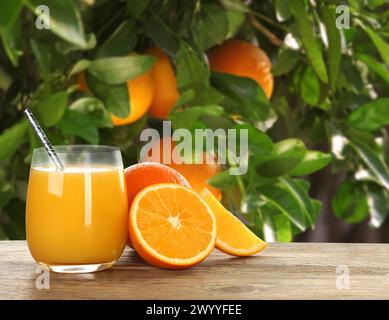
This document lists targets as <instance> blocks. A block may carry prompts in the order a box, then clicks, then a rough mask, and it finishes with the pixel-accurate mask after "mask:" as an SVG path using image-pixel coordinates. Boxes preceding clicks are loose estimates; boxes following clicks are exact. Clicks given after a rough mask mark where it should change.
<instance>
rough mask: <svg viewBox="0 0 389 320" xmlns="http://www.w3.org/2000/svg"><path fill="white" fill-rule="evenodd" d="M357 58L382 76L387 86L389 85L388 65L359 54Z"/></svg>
mask: <svg viewBox="0 0 389 320" xmlns="http://www.w3.org/2000/svg"><path fill="white" fill-rule="evenodd" d="M356 58H357V59H358V60H360V61H362V62H363V63H364V64H366V65H367V66H368V67H369V69H370V70H371V71H373V72H375V73H376V74H377V75H378V76H380V77H381V78H382V79H383V80H384V81H385V82H386V83H387V84H389V68H388V66H387V65H386V64H383V63H380V62H379V61H378V60H376V59H374V58H373V57H371V56H368V55H367V54H357V55H356Z"/></svg>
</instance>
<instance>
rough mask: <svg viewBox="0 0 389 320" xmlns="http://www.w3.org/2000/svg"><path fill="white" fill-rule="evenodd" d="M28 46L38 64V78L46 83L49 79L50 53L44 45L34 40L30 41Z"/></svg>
mask: <svg viewBox="0 0 389 320" xmlns="http://www.w3.org/2000/svg"><path fill="white" fill-rule="evenodd" d="M30 44H31V49H32V52H33V53H34V56H35V58H36V61H37V63H38V67H39V74H40V77H41V79H43V80H45V81H48V80H49V77H50V65H51V52H50V50H49V48H48V47H47V46H46V45H44V44H43V43H41V42H39V41H37V40H35V39H31V40H30Z"/></svg>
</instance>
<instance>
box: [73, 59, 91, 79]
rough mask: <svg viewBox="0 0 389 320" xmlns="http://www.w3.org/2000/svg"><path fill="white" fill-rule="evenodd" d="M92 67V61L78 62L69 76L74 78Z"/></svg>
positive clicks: (83, 60)
mask: <svg viewBox="0 0 389 320" xmlns="http://www.w3.org/2000/svg"><path fill="white" fill-rule="evenodd" d="M89 66H90V61H89V60H86V59H81V60H78V61H77V62H76V63H75V64H74V65H73V67H72V68H71V69H70V71H69V76H74V75H76V74H78V73H80V72H82V71H84V70H86V69H88V67H89Z"/></svg>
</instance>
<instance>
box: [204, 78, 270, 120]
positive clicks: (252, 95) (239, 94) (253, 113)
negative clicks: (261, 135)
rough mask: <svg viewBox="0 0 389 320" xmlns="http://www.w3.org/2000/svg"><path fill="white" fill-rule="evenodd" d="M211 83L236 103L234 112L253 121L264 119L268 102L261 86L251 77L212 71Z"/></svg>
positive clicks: (268, 112) (266, 114) (268, 107)
mask: <svg viewBox="0 0 389 320" xmlns="http://www.w3.org/2000/svg"><path fill="white" fill-rule="evenodd" d="M211 84H212V86H214V87H215V88H216V89H217V90H219V91H220V92H221V93H223V94H224V95H226V96H227V97H228V98H230V99H231V100H232V101H234V102H235V103H236V108H234V111H235V113H238V114H242V115H243V116H244V117H246V118H248V119H252V120H253V121H259V120H266V119H267V118H268V117H269V114H270V104H269V101H268V100H267V98H266V96H265V94H264V92H263V90H262V88H261V87H260V86H259V85H258V84H257V83H256V82H255V81H254V80H252V79H249V78H245V77H238V76H235V75H231V74H227V73H219V72H212V75H211Z"/></svg>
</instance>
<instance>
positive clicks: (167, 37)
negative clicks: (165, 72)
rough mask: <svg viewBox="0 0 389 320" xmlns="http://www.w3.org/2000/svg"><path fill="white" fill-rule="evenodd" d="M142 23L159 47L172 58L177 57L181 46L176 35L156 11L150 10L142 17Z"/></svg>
mask: <svg viewBox="0 0 389 320" xmlns="http://www.w3.org/2000/svg"><path fill="white" fill-rule="evenodd" d="M142 23H143V28H144V31H145V33H146V34H147V35H148V36H149V37H150V38H151V39H152V40H153V41H154V43H155V44H156V45H157V46H158V47H160V48H162V49H163V51H165V52H167V53H168V54H169V55H170V56H175V55H176V53H177V51H178V48H179V45H178V42H177V39H176V36H175V33H174V32H173V31H172V30H171V29H170V28H169V27H168V26H167V25H166V24H165V22H163V21H162V20H161V18H160V17H159V16H158V15H157V14H156V13H155V12H154V11H152V10H151V9H149V12H148V14H144V15H143V16H142Z"/></svg>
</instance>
